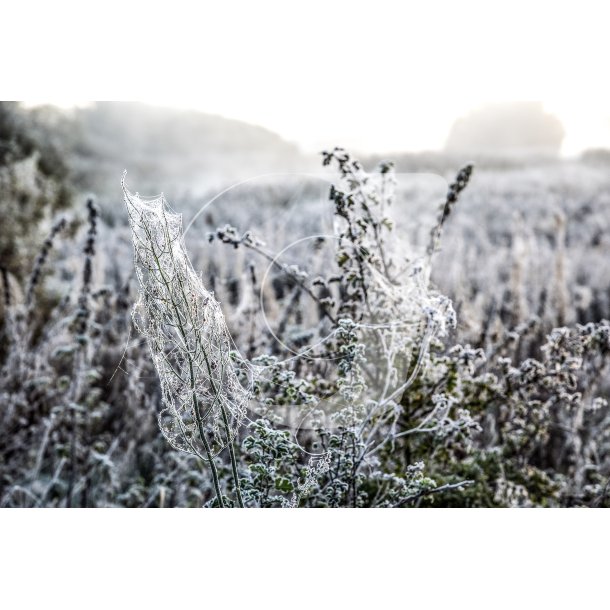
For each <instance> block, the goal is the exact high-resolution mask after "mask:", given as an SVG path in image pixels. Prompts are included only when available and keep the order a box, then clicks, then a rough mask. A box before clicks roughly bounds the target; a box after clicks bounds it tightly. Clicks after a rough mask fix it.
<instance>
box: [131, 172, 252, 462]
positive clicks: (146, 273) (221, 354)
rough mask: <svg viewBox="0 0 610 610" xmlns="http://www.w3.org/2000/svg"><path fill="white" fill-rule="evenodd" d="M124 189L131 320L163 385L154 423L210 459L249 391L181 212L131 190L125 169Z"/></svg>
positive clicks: (241, 412)
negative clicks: (134, 283)
mask: <svg viewBox="0 0 610 610" xmlns="http://www.w3.org/2000/svg"><path fill="white" fill-rule="evenodd" d="M122 187H123V193H124V199H125V204H126V206H127V211H128V215H129V223H130V225H131V230H132V238H133V245H134V261H135V268H136V273H137V277H138V280H139V282H140V288H141V290H140V299H139V301H138V303H137V304H136V307H135V308H134V314H133V318H134V323H135V325H136V327H137V328H138V330H139V331H140V332H141V333H142V334H143V335H144V336H145V337H146V339H147V340H148V345H149V348H150V352H151V355H152V359H153V363H154V365H155V368H156V370H157V372H158V375H159V379H160V383H161V392H162V400H163V410H162V411H161V413H160V414H159V426H160V428H161V431H162V432H163V434H164V436H165V437H166V438H167V440H168V441H169V442H170V444H171V445H172V446H173V447H175V448H176V449H181V450H183V451H187V452H189V453H193V454H196V455H198V456H200V457H201V458H203V459H206V460H210V459H211V458H212V457H213V456H215V455H217V454H218V453H219V452H220V451H221V450H222V449H223V448H224V447H225V446H226V445H227V444H228V443H230V442H231V441H232V440H233V438H234V437H235V435H236V433H237V430H238V428H239V427H240V425H241V423H242V421H243V418H244V416H245V413H246V408H247V403H248V400H249V396H250V392H249V390H248V389H246V388H244V387H243V386H242V384H241V383H240V381H239V378H238V367H239V365H238V363H237V362H236V360H235V359H234V358H235V352H234V351H233V343H232V341H231V337H230V335H229V332H228V329H227V326H226V324H225V318H224V315H223V313H222V311H221V309H220V305H219V303H218V302H217V301H216V299H215V298H214V295H213V294H212V293H210V292H209V291H208V290H206V288H205V286H204V285H203V283H202V281H201V278H200V277H199V276H198V275H197V273H196V272H195V270H194V269H193V267H192V265H191V263H190V261H189V258H188V255H187V253H186V249H185V245H184V239H183V231H182V216H181V215H180V214H176V213H173V212H172V211H171V210H170V208H169V206H168V204H167V202H166V200H165V198H164V197H163V195H161V196H159V197H156V198H152V199H144V198H142V197H140V196H139V194H138V193H136V194H135V195H134V194H133V193H130V192H129V191H128V190H127V188H126V186H125V175H123V180H122Z"/></svg>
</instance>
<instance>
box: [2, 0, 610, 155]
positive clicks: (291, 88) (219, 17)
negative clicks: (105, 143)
mask: <svg viewBox="0 0 610 610" xmlns="http://www.w3.org/2000/svg"><path fill="white" fill-rule="evenodd" d="M23 4H24V6H25V5H27V4H28V2H23ZM194 4H195V3H185V2H182V1H181V0H175V1H173V2H172V3H159V4H155V3H151V4H150V6H147V7H146V8H145V9H143V8H142V6H143V5H142V4H137V5H136V4H133V5H132V4H130V3H126V2H121V3H119V2H116V3H115V2H114V1H113V0H109V1H108V2H106V3H104V5H103V7H104V8H103V10H102V11H100V12H99V13H98V14H97V15H96V24H98V25H97V27H96V31H98V30H100V31H105V32H106V33H107V35H106V36H105V37H102V38H100V37H95V36H94V37H92V36H91V35H90V33H89V32H88V31H87V29H86V27H85V28H75V29H74V30H73V31H71V35H70V36H69V37H62V36H57V35H56V33H55V32H54V31H53V28H50V27H48V26H49V23H51V22H52V21H53V19H54V18H55V16H56V11H57V6H58V5H62V2H61V1H59V2H57V3H47V5H45V4H41V5H40V7H39V13H38V15H39V18H38V19H37V20H36V21H32V24H31V30H32V37H33V39H36V40H38V44H39V46H40V49H41V48H45V45H48V46H47V47H46V48H47V49H48V52H45V53H43V54H41V53H40V49H39V50H38V52H32V54H31V57H30V56H28V55H27V53H26V54H24V57H20V59H19V62H20V63H19V65H18V67H17V68H15V67H14V65H13V63H12V62H10V61H5V62H4V63H3V80H4V81H5V82H4V84H3V85H0V90H1V88H2V87H6V83H11V84H12V83H13V82H15V81H16V82H17V83H18V86H17V90H18V91H23V87H25V89H26V91H23V94H22V95H20V96H19V99H28V100H49V101H58V102H62V103H64V104H66V103H73V102H75V101H76V100H82V99H129V100H140V101H147V102H150V103H154V104H160V105H169V106H178V107H184V108H197V109H201V110H204V111H206V112H212V113H217V114H221V115H224V116H228V117H233V118H238V119H242V120H245V121H248V122H252V123H258V124H260V125H264V126H266V127H268V128H270V129H272V130H274V131H276V132H278V133H279V134H280V135H282V136H283V137H285V138H287V139H289V140H292V141H295V142H297V143H298V144H300V145H301V146H302V147H304V148H306V149H319V148H320V147H321V146H330V145H333V144H336V143H340V144H342V145H344V146H349V147H353V148H355V149H364V150H379V151H382V150H383V151H389V150H420V149H434V148H439V147H441V146H442V145H443V143H444V141H445V138H446V136H447V133H448V130H449V128H450V127H451V124H452V122H453V120H454V119H455V118H457V117H459V116H461V115H463V114H464V113H466V112H467V111H468V110H470V109H472V108H476V107H478V106H480V105H482V104H485V103H487V102H503V101H519V100H536V101H542V102H543V103H544V106H545V108H546V110H548V111H550V112H552V113H555V114H556V115H557V116H558V117H559V118H560V119H561V120H562V122H563V123H564V126H565V128H566V132H567V136H566V140H565V142H564V152H565V153H568V154H570V153H573V152H578V151H579V150H581V149H583V148H586V147H591V146H608V147H610V85H609V80H608V65H607V64H608V60H609V59H610V53H609V52H608V51H609V49H610V44H609V42H608V33H607V29H608V23H609V19H608V17H609V15H606V14H604V3H603V2H599V3H593V2H587V1H586V0H585V1H579V2H577V3H576V2H574V3H569V5H570V6H569V8H568V7H567V6H566V4H567V3H566V4H564V5H562V4H561V3H559V2H555V3H551V2H534V1H532V0H530V1H529V2H521V1H519V0H513V1H511V2H507V3H497V2H489V1H488V2H481V1H476V2H474V1H468V0H459V1H455V2H437V1H434V0H426V1H425V2H423V1H422V2H417V3H408V2H383V1H376V2H368V3H362V4H359V3H357V2H355V1H352V2H333V3H331V2H330V1H327V2H324V3H319V4H317V3H316V2H311V1H310V2H303V1H300V2H287V1H286V2H264V1H260V2H250V3H244V4H241V3H220V2H214V3H213V6H209V7H208V6H206V5H205V4H200V5H199V7H200V8H199V10H198V12H197V13H194V12H192V5H194ZM20 6H21V3H20ZM138 7H140V8H138ZM19 10H22V9H20V8H17V9H14V12H15V11H16V12H17V13H18V11H19ZM27 10H28V9H27V6H25V8H23V17H24V18H25V16H26V12H27ZM73 11H74V12H73V14H72V18H73V19H75V20H76V21H77V20H78V19H79V18H82V19H84V18H85V17H86V16H87V15H86V12H85V8H84V7H81V6H80V5H79V4H75V5H74V8H73ZM100 26H101V27H100ZM7 32H8V36H7V38H8V43H7V38H5V39H4V42H2V43H0V44H2V45H4V44H10V43H11V40H10V39H11V35H12V34H11V29H10V28H7ZM15 44H17V41H15ZM37 46H38V45H37ZM4 57H5V58H6V57H7V55H6V54H4ZM33 74H36V78H34V79H32V78H28V77H29V76H31V75H33ZM20 87H21V88H20ZM8 88H9V90H10V86H9V87H8ZM3 97H4V96H3ZM5 99H6V98H5Z"/></svg>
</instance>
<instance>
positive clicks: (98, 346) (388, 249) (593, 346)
mask: <svg viewBox="0 0 610 610" xmlns="http://www.w3.org/2000/svg"><path fill="white" fill-rule="evenodd" d="M26 144H27V142H26ZM19 146H20V147H21V149H20V156H19V155H16V156H14V157H11V158H9V157H7V156H5V157H3V166H2V168H1V169H0V183H1V188H2V196H3V198H2V200H1V201H0V205H1V206H2V210H3V217H4V218H5V219H7V218H12V219H13V222H12V223H10V222H4V223H3V228H2V229H1V233H2V240H3V244H2V291H3V299H2V309H1V313H2V331H1V332H2V343H1V345H2V347H1V349H0V359H1V365H2V376H1V379H0V407H1V412H0V505H1V506H3V507H34V506H38V507H40V506H49V507H53V506H69V507H73V506H79V507H100V506H121V507H173V506H188V507H200V506H219V505H221V506H246V507H248V506H249V507H297V506H298V507H336V506H351V507H408V506H448V507H458V506H465V507H474V506H494V507H503V506H591V507H594V506H608V505H609V504H610V497H609V481H610V434H609V433H610V413H609V411H608V402H607V400H608V397H609V395H610V378H609V376H608V359H609V355H610V323H609V322H608V320H609V319H610V267H609V266H608V264H607V261H608V255H609V254H610V232H609V229H610V226H609V225H610V173H609V171H608V170H609V169H610V165H608V162H607V159H606V158H605V157H604V156H603V155H598V156H595V155H592V156H591V155H590V156H589V157H585V158H581V159H574V160H557V159H530V160H518V161H515V160H512V161H510V162H506V163H501V162H490V161H489V160H483V161H482V162H480V163H475V164H474V167H473V166H471V165H469V164H468V159H463V160H460V162H459V163H458V160H456V158H455V156H452V157H446V158H443V157H439V158H437V159H435V164H431V165H432V167H430V168H429V169H428V170H426V159H425V158H423V159H421V160H420V161H419V162H418V163H417V167H415V166H410V165H409V163H408V162H404V160H403V161H402V162H401V159H398V160H397V161H398V162H397V166H396V167H394V166H393V165H392V164H391V163H390V161H392V159H388V160H387V161H382V162H378V160H375V159H366V158H365V159H363V162H362V164H361V163H360V162H359V161H357V160H356V159H355V157H353V156H350V155H349V154H348V153H347V152H345V151H343V150H342V149H335V150H334V151H329V152H327V153H325V154H324V155H322V156H321V157H320V158H319V164H318V165H319V166H318V167H317V168H313V167H311V166H309V165H308V167H307V168H306V169H305V170H303V171H285V168H280V170H279V171H277V172H275V173H270V172H266V173H265V172H261V171H259V172H253V173H252V174H250V175H248V172H247V171H246V170H245V169H244V168H242V169H241V175H240V176H237V177H231V178H229V177H226V178H222V177H219V178H217V180H216V181H215V183H214V184H213V186H211V187H209V188H208V189H207V190H206V189H205V188H203V187H201V188H199V190H194V191H191V192H189V191H188V189H186V188H184V189H182V190H181V191H178V189H177V187H175V185H170V188H169V189H167V190H165V196H166V198H167V201H165V200H161V199H153V198H148V199H147V198H145V197H140V196H139V195H136V194H135V191H140V193H141V194H142V195H144V194H146V195H155V193H154V192H148V193H145V192H144V188H142V187H141V186H140V184H139V183H138V178H139V176H138V174H137V172H136V175H135V176H134V177H133V178H132V176H131V174H130V173H129V172H128V173H127V177H126V183H125V191H122V190H121V175H120V173H117V174H116V175H112V176H109V177H108V178H107V182H106V183H105V187H104V192H103V194H102V195H100V196H98V197H96V196H95V193H94V194H93V196H91V197H88V196H87V195H85V193H84V189H83V188H80V187H78V186H77V187H75V188H74V189H73V193H72V195H71V197H68V196H67V195H66V194H65V193H64V192H63V190H62V188H63V187H62V185H63V183H64V181H65V180H67V178H66V176H65V175H64V174H62V173H61V172H58V171H56V169H55V168H56V167H59V166H61V163H58V165H56V166H53V165H52V166H51V168H48V167H45V165H44V162H45V161H48V158H49V157H48V154H46V153H44V151H43V152H40V151H39V150H37V148H36V146H35V145H34V144H32V145H31V146H30V148H28V147H27V146H26V145H25V144H24V142H21V143H19ZM460 167H462V169H460ZM128 169H129V168H128ZM113 172H114V169H113V170H112V172H109V174H113ZM66 175H67V174H66ZM97 179H99V178H97ZM144 187H146V184H144ZM172 190H173V192H172ZM132 191H134V192H132ZM68 200H69V201H68ZM168 202H169V203H168ZM155 210H157V211H155ZM174 213H179V214H182V217H183V220H182V226H181V225H180V222H179V218H177V217H176V216H174ZM183 231H184V238H182V232H183ZM138 239H139V240H140V241H138ZM134 244H135V248H136V249H135V264H134ZM138 244H142V248H144V249H143V250H138V247H139V246H138ZM168 253H169V254H171V256H172V257H174V256H176V257H177V258H176V259H174V258H171V259H167V256H168ZM164 257H165V258H164ZM181 257H184V258H181ZM187 257H188V258H187ZM167 274H169V277H170V281H166V282H165V285H162V283H161V280H162V279H163V278H164V277H165V278H166V279H167ZM183 284H184V285H186V286H187V288H186V289H185V290H183V291H182V292H181V293H178V292H177V286H178V285H183ZM134 311H135V316H134V315H133V312H134ZM187 322H188V323H187ZM189 366H190V367H191V376H190V378H189V377H188V375H187V374H186V371H188V368H189ZM193 368H194V369H195V373H194V374H193V373H192V371H193ZM219 369H220V372H218V371H219ZM227 416H228V418H229V420H230V421H228V420H227ZM206 439H207V440H206Z"/></svg>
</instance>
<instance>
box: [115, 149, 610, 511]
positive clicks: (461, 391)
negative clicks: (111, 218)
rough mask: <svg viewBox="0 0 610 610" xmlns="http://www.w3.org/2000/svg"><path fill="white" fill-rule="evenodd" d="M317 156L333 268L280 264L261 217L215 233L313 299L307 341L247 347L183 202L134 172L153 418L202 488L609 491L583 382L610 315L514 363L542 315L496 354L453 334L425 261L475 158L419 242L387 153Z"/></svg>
mask: <svg viewBox="0 0 610 610" xmlns="http://www.w3.org/2000/svg"><path fill="white" fill-rule="evenodd" d="M323 163H324V165H331V166H334V167H335V168H336V169H337V171H338V175H339V176H338V180H337V182H336V184H335V185H333V186H332V187H331V188H330V195H329V199H330V205H332V206H333V209H334V216H335V223H334V240H335V244H336V248H335V252H334V265H329V274H328V276H316V277H315V278H313V279H312V277H311V274H310V273H309V271H308V270H307V269H305V268H301V267H299V266H295V265H291V266H288V265H282V264H281V263H279V262H278V257H277V256H276V255H275V254H274V253H272V252H269V251H267V250H266V249H265V247H264V245H263V243H262V242H261V241H260V240H258V239H256V238H255V237H254V236H253V234H252V233H251V232H250V231H248V232H246V233H243V234H242V233H240V232H239V231H238V230H237V229H235V228H234V227H230V226H225V227H223V228H221V229H218V230H217V231H216V232H215V233H213V234H211V235H210V240H211V241H212V240H218V241H220V242H223V243H225V244H228V245H231V246H232V247H234V248H240V247H243V248H247V249H250V250H251V251H253V252H254V253H256V255H261V256H263V257H264V258H267V259H268V260H269V261H270V263H271V265H272V266H274V267H275V268H276V270H277V271H278V273H279V274H283V275H284V276H285V277H286V278H287V279H288V280H290V283H291V285H292V286H293V287H294V298H293V299H291V300H290V301H289V303H288V306H287V307H288V308H291V307H295V308H296V307H298V299H300V298H301V296H302V297H303V298H307V299H310V300H312V302H313V303H314V304H315V306H316V307H317V311H318V322H317V327H316V328H315V329H311V328H308V329H305V331H306V332H304V335H305V336H306V338H309V339H310V340H311V345H309V346H308V347H305V348H303V349H300V350H298V351H295V350H292V349H278V346H277V345H275V348H276V349H274V350H271V351H269V350H268V352H267V353H260V354H258V355H256V354H255V353H254V351H255V350H254V347H253V346H254V345H255V343H256V342H255V341H254V340H252V341H250V347H249V349H248V354H247V357H244V356H242V355H241V354H240V353H239V350H238V349H237V348H236V346H235V344H234V343H233V341H232V338H231V336H230V334H229V331H228V329H227V326H226V324H225V318H224V315H223V311H222V309H221V307H220V304H219V303H218V302H217V301H216V299H215V297H214V294H213V293H212V292H210V291H208V290H207V289H206V287H205V286H204V284H203V282H202V280H201V279H200V277H199V276H198V275H197V273H196V272H195V270H194V269H193V267H192V265H191V263H190V262H189V259H188V256H187V253H186V248H185V244H184V238H183V231H182V219H181V216H180V215H178V214H175V213H173V212H172V211H171V210H170V209H169V206H168V205H167V203H166V201H165V200H164V199H163V197H160V198H155V199H143V198H141V197H140V196H139V195H137V194H135V195H134V194H132V193H130V192H129V191H128V190H127V189H126V188H125V186H124V194H125V202H126V205H127V210H128V213H129V218H130V224H131V229H132V237H133V243H134V252H135V264H136V270H137V275H138V278H139V281H140V288H141V290H140V301H139V304H138V306H137V307H136V308H135V311H134V320H135V322H136V326H137V327H138V328H139V329H140V332H141V333H142V334H143V335H144V336H145V337H146V338H147V340H148V344H149V348H150V352H151V355H152V360H153V363H154V365H155V368H156V370H157V373H158V375H159V379H160V382H161V390H162V401H163V410H162V411H161V414H160V416H159V425H160V428H161V430H162V432H163V434H164V435H165V437H166V438H167V440H168V441H169V442H170V443H171V445H172V446H173V447H174V448H176V449H179V450H181V451H184V452H187V453H190V454H193V455H195V456H197V457H198V458H200V459H201V460H202V461H204V462H205V463H207V465H208V466H209V470H210V475H211V477H212V480H213V487H214V491H215V497H214V498H211V499H209V500H208V501H207V504H208V505H212V506H258V507H296V506H312V507H338V506H352V507H400V506H411V505H428V504H433V503H434V502H435V501H439V500H441V501H442V503H443V504H445V505H456V506H457V505H487V506H510V505H562V504H570V503H582V502H586V501H589V502H592V503H597V504H599V503H602V502H605V494H606V491H607V486H604V485H603V483H604V479H603V477H604V475H605V473H606V472H607V470H608V467H609V465H610V463H609V462H610V452H609V449H610V447H609V443H608V442H607V440H604V439H606V436H607V434H606V433H605V432H604V430H607V429H608V423H609V421H608V410H607V404H606V403H605V401H604V400H603V398H600V397H597V396H595V392H596V391H597V389H598V387H597V386H596V384H593V383H590V381H591V378H592V377H598V376H599V375H601V374H602V373H603V372H604V371H606V370H607V368H606V367H607V364H608V358H607V356H608V353H609V352H610V347H609V346H610V343H609V341H610V339H609V325H608V323H607V322H601V323H599V324H594V325H588V326H586V327H578V328H577V329H575V330H574V329H573V330H568V329H558V330H556V331H554V333H553V334H552V335H551V336H550V337H549V339H548V342H547V343H546V345H545V346H544V347H543V349H542V352H541V354H540V356H539V358H538V359H535V358H533V357H530V358H527V359H525V360H523V361H521V362H518V354H519V353H521V351H522V348H523V344H524V342H526V341H527V336H528V333H529V332H531V329H532V328H533V327H535V321H534V322H532V324H530V325H525V326H524V327H523V328H519V329H516V331H514V332H512V333H509V336H507V337H506V338H505V340H504V341H502V342H501V343H500V344H499V345H496V346H494V347H493V349H492V350H490V351H488V353H485V352H484V351H483V350H482V349H474V348H471V347H470V346H460V345H458V346H454V347H451V348H449V347H447V346H446V342H447V341H448V338H449V336H450V333H451V331H452V329H453V328H454V327H455V324H456V316H455V312H454V310H453V308H452V304H451V302H450V301H449V299H447V298H446V297H444V296H443V295H442V294H440V293H438V292H437V291H436V290H434V289H433V287H432V285H431V280H430V276H431V269H432V264H433V261H434V256H435V253H436V251H437V249H438V247H439V243H440V239H441V234H442V230H443V226H444V223H445V221H446V220H447V218H448V216H449V214H450V213H451V211H452V209H453V206H454V205H455V203H456V201H457V199H458V196H459V194H460V193H461V191H462V190H463V189H464V188H465V187H466V186H467V184H468V182H469V179H470V176H471V173H472V166H470V165H469V166H466V167H465V168H464V169H462V170H461V171H460V172H459V173H458V175H457V177H456V179H455V181H454V182H453V183H452V184H451V185H450V187H449V190H448V193H447V196H446V198H445V201H443V202H442V205H441V209H440V215H439V219H438V222H437V224H436V225H435V226H434V228H433V229H432V231H431V235H430V240H429V244H428V247H427V248H426V249H425V251H424V252H423V253H421V254H419V255H418V254H417V253H414V252H409V251H408V249H407V247H406V245H405V244H404V243H402V242H401V240H400V236H398V235H396V234H395V232H394V231H393V227H394V223H393V221H392V203H393V200H394V197H395V174H394V170H393V167H392V165H391V164H389V163H383V164H381V165H380V166H379V167H378V169H377V170H376V171H375V172H373V173H371V174H369V173H367V172H365V171H364V170H363V168H362V167H361V165H360V164H359V162H358V161H356V160H353V159H352V158H351V157H350V156H349V155H348V154H347V153H346V152H345V151H343V150H342V149H335V150H333V151H331V152H325V153H323ZM262 298H263V295H262V292H261V299H262ZM283 347H287V346H285V345H284V346H283ZM589 414H591V417H590V418H589V419H587V417H586V416H587V415H589ZM605 434H606V436H604V435H605Z"/></svg>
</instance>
